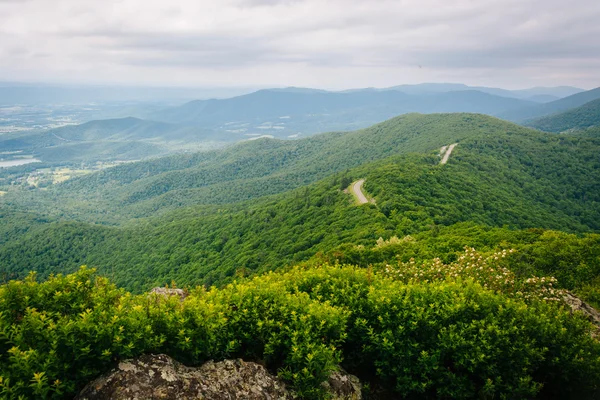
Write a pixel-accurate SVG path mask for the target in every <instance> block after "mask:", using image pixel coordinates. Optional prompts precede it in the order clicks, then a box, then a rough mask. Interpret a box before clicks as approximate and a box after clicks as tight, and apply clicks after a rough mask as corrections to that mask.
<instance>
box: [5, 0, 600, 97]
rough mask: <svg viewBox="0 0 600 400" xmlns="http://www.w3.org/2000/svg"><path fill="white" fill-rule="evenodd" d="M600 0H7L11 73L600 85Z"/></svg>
mask: <svg viewBox="0 0 600 400" xmlns="http://www.w3.org/2000/svg"><path fill="white" fill-rule="evenodd" d="M599 20H600V2H598V1H596V0H575V1H572V2H570V3H567V2H564V1H559V0H528V1H522V0H520V1H517V0H487V1H481V0H479V1H475V0H456V1H444V0H419V1H416V0H403V1H401V0H395V1H388V0H377V1H375V0H374V1H365V0H360V1H359V0H329V1H326V2H325V1H323V0H321V1H318V0H221V1H191V0H170V1H168V2H164V1H158V0H145V1H141V0H107V1H103V2H98V1H91V0H79V1H77V0H55V1H52V2H47V1H43V0H0V81H21V82H24V81H25V82H48V83H75V84H95V85H103V84H104V85H106V84H108V85H123V84H126V85H132V86H196V87H201V86H204V87H269V86H279V87H281V86H302V87H318V88H324V89H334V90H336V89H337V90H339V89H349V88H356V87H389V86H394V85H398V84H414V83H421V82H460V83H465V84H469V85H483V86H495V87H503V88H507V89H521V88H526V87H533V86H560V85H571V86H578V87H581V88H583V89H591V88H594V87H597V86H600V79H599V77H598V71H600V40H598V38H600V24H598V22H597V21H599Z"/></svg>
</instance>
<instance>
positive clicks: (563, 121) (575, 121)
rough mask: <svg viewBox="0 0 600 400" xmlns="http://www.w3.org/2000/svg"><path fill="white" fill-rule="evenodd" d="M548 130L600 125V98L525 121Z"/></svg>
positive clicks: (528, 124)
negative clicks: (561, 111) (563, 110)
mask: <svg viewBox="0 0 600 400" xmlns="http://www.w3.org/2000/svg"><path fill="white" fill-rule="evenodd" d="M525 125H526V126H531V127H533V128H537V129H540V130H543V131H547V132H557V133H558V132H564V131H567V130H572V129H587V128H590V127H594V126H600V98H598V99H596V100H592V101H590V102H588V103H585V104H584V105H582V106H580V107H577V108H572V109H570V110H568V111H565V112H563V113H559V114H552V115H549V116H547V117H541V118H536V119H533V120H530V121H527V122H526V123H525Z"/></svg>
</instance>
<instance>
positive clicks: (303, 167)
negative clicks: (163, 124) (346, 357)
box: [0, 114, 595, 223]
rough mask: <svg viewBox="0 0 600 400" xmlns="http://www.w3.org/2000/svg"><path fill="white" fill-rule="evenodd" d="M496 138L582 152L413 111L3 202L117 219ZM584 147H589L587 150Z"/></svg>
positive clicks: (513, 131)
mask: <svg viewBox="0 0 600 400" xmlns="http://www.w3.org/2000/svg"><path fill="white" fill-rule="evenodd" d="M496 137H502V138H506V140H508V141H515V140H517V142H515V143H516V144H514V146H512V147H514V148H517V150H519V154H518V155H517V154H515V156H517V157H518V158H519V159H520V161H519V162H525V160H526V159H528V158H530V157H534V158H536V157H537V161H536V162H539V163H542V164H544V166H543V169H546V168H548V169H549V168H550V167H549V166H548V164H547V163H546V161H544V157H543V156H542V153H540V151H542V152H545V153H544V154H548V155H549V156H550V157H554V158H556V157H558V156H557V154H561V157H564V154H563V153H564V152H565V151H566V152H568V153H569V155H568V157H567V160H565V161H560V160H558V162H563V163H564V162H566V161H568V159H569V157H571V156H573V155H574V156H575V157H579V156H578V155H576V151H575V148H574V147H573V146H580V145H578V144H574V145H571V142H569V146H560V145H558V144H559V143H560V141H559V140H558V139H557V138H551V137H550V135H547V134H542V133H539V132H534V131H532V130H528V129H525V128H522V127H519V126H517V125H514V124H511V123H508V122H504V121H501V120H498V119H495V118H492V117H487V116H483V115H475V114H436V115H419V114H409V115H404V116H401V117H397V118H394V119H392V120H389V121H386V122H385V123H382V124H378V125H375V126H373V127H371V128H368V129H364V130H360V131H355V132H348V133H330V134H324V135H318V136H315V137H313V138H307V139H303V140H297V141H279V140H268V139H263V140H257V141H252V142H245V143H242V144H238V145H235V146H233V147H231V148H228V149H226V150H222V151H214V152H205V153H196V154H188V155H178V156H172V157H167V158H162V159H158V160H152V161H148V162H142V163H133V164H127V165H121V166H118V167H116V168H111V169H108V170H105V171H101V172H99V173H96V174H92V175H89V176H86V177H82V178H78V179H73V180H71V181H68V182H66V183H64V184H62V185H58V186H54V187H52V188H50V189H49V190H47V191H42V192H40V191H37V192H31V191H21V192H14V193H9V194H7V195H6V196H4V197H2V198H0V202H1V203H4V204H7V205H11V206H13V207H17V208H19V207H28V208H31V209H36V210H38V211H40V212H47V213H50V214H52V215H58V216H61V217H69V218H76V219H80V220H93V221H97V222H103V223H106V222H111V223H115V222H119V221H123V220H126V219H129V218H134V217H144V216H150V215H155V214H156V213H164V212H167V211H170V210H173V209H176V208H180V207H181V206H189V205H196V204H224V203H232V202H236V201H242V200H247V199H253V198H258V197H261V196H264V195H270V194H276V193H280V192H283V191H286V190H290V189H294V188H298V187H300V186H302V185H306V184H309V183H311V182H315V181H317V180H319V179H323V178H325V177H327V176H328V175H330V174H332V173H335V172H339V171H344V170H346V169H348V168H353V167H356V166H359V165H361V164H363V163H365V162H371V161H374V160H381V159H383V158H386V157H389V156H393V155H397V154H407V153H410V152H418V153H422V154H437V152H438V151H439V149H440V148H441V147H442V146H445V145H448V144H450V143H456V142H459V143H461V145H460V146H461V147H463V146H462V143H463V142H464V144H465V145H467V144H469V143H477V141H481V140H483V141H484V142H485V143H488V142H490V143H489V146H491V147H494V148H497V147H498V146H500V147H501V146H502V143H497V142H496V141H495V138H496ZM517 138H519V139H517ZM548 140H550V142H547V141H548ZM565 140H566V139H565ZM571 141H572V143H576V142H577V140H571ZM577 143H578V142H577ZM592 145H593V146H595V144H592ZM482 146H483V147H482V148H483V149H485V145H482ZM527 146H533V147H532V148H536V149H537V148H538V147H539V151H538V150H536V152H535V154H532V155H529V154H528V153H529V152H526V151H525V150H524V148H525V147H527ZM581 146H583V145H581ZM555 150H557V151H558V152H556V151H555ZM498 151H500V153H499V154H497V156H502V155H503V153H504V152H506V151H507V150H498ZM511 151H512V148H511ZM584 152H585V153H586V154H587V150H584ZM554 158H552V159H554ZM521 159H522V160H521ZM499 167H500V168H503V166H502V165H500V166H499ZM507 183H508V184H509V185H511V183H510V182H507ZM57 199H60V201H56V200H57Z"/></svg>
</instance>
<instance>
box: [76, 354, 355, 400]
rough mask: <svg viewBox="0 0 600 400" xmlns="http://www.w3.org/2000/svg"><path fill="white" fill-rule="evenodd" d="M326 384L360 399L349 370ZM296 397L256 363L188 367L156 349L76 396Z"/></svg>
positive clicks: (117, 399) (94, 399)
mask: <svg viewBox="0 0 600 400" xmlns="http://www.w3.org/2000/svg"><path fill="white" fill-rule="evenodd" d="M324 385H325V387H326V388H327V390H329V391H330V392H331V393H332V395H333V396H332V397H333V399H340V400H341V399H347V400H355V399H356V400H359V399H361V387H360V383H359V382H358V379H357V378H356V377H354V376H352V375H347V374H345V373H343V372H336V373H334V374H332V375H331V378H330V379H329V381H328V382H326V383H324ZM295 398H296V397H295V396H294V394H293V393H292V392H290V391H288V390H287V389H286V387H285V384H284V383H283V382H282V381H281V380H279V379H278V378H277V377H275V376H273V375H271V374H270V373H269V372H268V371H267V370H266V369H265V368H264V367H263V366H262V365H259V364H256V363H252V362H245V361H242V360H225V361H221V362H212V361H210V362H207V363H206V364H204V365H202V366H200V367H199V368H190V367H186V366H184V365H182V364H180V363H178V362H177V361H175V360H173V359H172V358H170V357H168V356H166V355H164V354H159V355H144V356H141V357H139V358H137V359H133V360H126V361H122V362H120V363H119V365H118V367H117V368H115V369H114V370H112V371H111V372H109V373H108V374H106V375H104V376H101V377H100V378H98V379H96V380H95V381H93V382H91V383H90V384H88V385H87V386H86V387H85V388H84V389H83V390H82V391H81V393H80V394H79V395H78V396H77V397H76V400H101V399H102V400H105V399H108V400H138V399H139V400H142V399H167V400H171V399H172V400H175V399H181V400H192V399H206V400H221V399H223V400H225V399H227V400H230V399H248V400H258V399H261V400H262V399H269V400H275V399H295Z"/></svg>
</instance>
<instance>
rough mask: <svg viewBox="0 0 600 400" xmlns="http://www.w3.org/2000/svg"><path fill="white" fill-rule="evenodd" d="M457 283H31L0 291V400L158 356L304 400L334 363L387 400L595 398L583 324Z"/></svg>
mask: <svg viewBox="0 0 600 400" xmlns="http://www.w3.org/2000/svg"><path fill="white" fill-rule="evenodd" d="M469 252H472V251H471V250H469ZM469 254H470V253H469ZM433 264H434V265H435V262H434V263H433ZM464 277H466V278H467V279H463V278H464ZM464 277H456V279H454V278H452V279H450V278H445V279H440V280H439V281H435V282H422V281H416V280H414V279H411V280H409V281H408V282H403V281H401V280H397V279H395V278H391V277H387V276H385V274H384V273H377V272H374V271H372V270H370V269H361V268H357V267H332V266H328V265H326V264H325V265H318V266H313V267H306V268H300V267H295V268H292V269H290V270H289V271H287V272H285V273H269V274H266V275H262V276H258V277H255V278H253V279H251V280H244V281H242V282H235V283H232V284H230V285H227V286H226V287H223V288H221V289H216V288H211V289H210V290H205V289H204V288H198V289H195V290H192V291H190V292H189V296H188V297H187V298H186V299H185V300H183V301H180V299H179V298H177V297H171V298H164V297H161V296H158V295H147V294H143V295H137V296H135V295H131V294H129V293H127V292H125V291H123V290H120V289H117V288H116V287H115V286H114V285H112V284H111V283H109V282H108V280H107V279H105V278H101V277H97V276H96V275H95V273H94V271H93V270H90V269H86V268H82V269H80V270H79V271H78V272H77V273H75V274H73V275H67V276H61V275H58V276H53V277H51V278H50V279H49V280H48V281H46V282H43V283H38V282H36V279H35V275H34V274H32V275H30V276H29V277H28V278H27V279H26V280H24V281H11V282H9V283H8V284H6V285H4V286H2V287H0V393H1V395H2V397H4V398H68V397H70V396H72V395H73V394H74V393H76V392H77V391H78V390H79V389H80V388H81V387H82V386H83V385H84V384H86V383H87V382H89V381H90V380H91V379H93V378H94V377H96V376H98V375H99V374H101V373H103V372H105V371H107V370H108V369H109V368H110V367H111V366H113V365H114V364H115V362H117V361H118V360H120V359H123V358H129V357H135V356H137V355H140V354H142V353H165V354H168V355H171V356H172V357H174V358H176V359H178V360H180V361H182V362H184V363H186V364H188V365H193V364H200V363H202V362H204V361H206V360H209V359H222V358H233V357H241V358H244V359H246V360H249V361H257V362H261V363H263V364H265V365H266V366H267V367H268V368H269V369H270V370H271V371H277V372H278V374H279V375H280V376H281V377H282V378H284V379H285V380H287V381H288V382H289V383H290V384H291V386H292V387H293V388H294V389H295V390H296V391H297V393H298V394H299V395H300V396H301V397H303V398H309V399H318V398H324V397H326V393H324V392H323V389H322V388H321V385H320V383H321V382H323V381H324V380H325V379H326V378H327V376H328V375H329V373H330V372H331V371H332V370H334V369H335V368H337V365H338V364H340V363H341V364H342V365H343V366H344V367H346V368H347V369H348V370H349V371H350V372H352V373H355V374H357V375H358V376H359V377H360V378H361V379H362V380H363V381H364V382H365V383H368V384H369V385H371V387H375V388H378V390H381V391H383V393H386V396H398V395H399V396H403V397H422V398H434V397H452V398H473V397H482V398H514V397H519V398H533V397H547V396H554V395H556V396H558V397H561V398H566V397H578V398H592V397H593V396H594V395H597V394H598V382H600V379H599V378H600V344H599V343H598V342H596V341H594V340H593V339H592V338H591V336H590V325H589V323H588V322H587V321H585V320H584V319H583V318H580V317H578V316H575V317H573V316H571V315H570V314H569V313H568V312H566V311H564V310H561V308H560V307H559V306H558V305H557V304H556V302H554V303H547V302H541V301H538V300H537V298H536V297H532V298H529V299H528V301H529V303H525V302H524V301H523V300H522V299H521V298H519V297H518V296H512V297H509V296H507V295H505V294H502V293H500V292H498V293H494V292H492V291H491V290H487V289H485V288H484V287H483V286H482V285H480V284H479V283H477V282H475V281H474V280H473V278H468V276H467V275H466V274H465V276H464Z"/></svg>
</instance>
